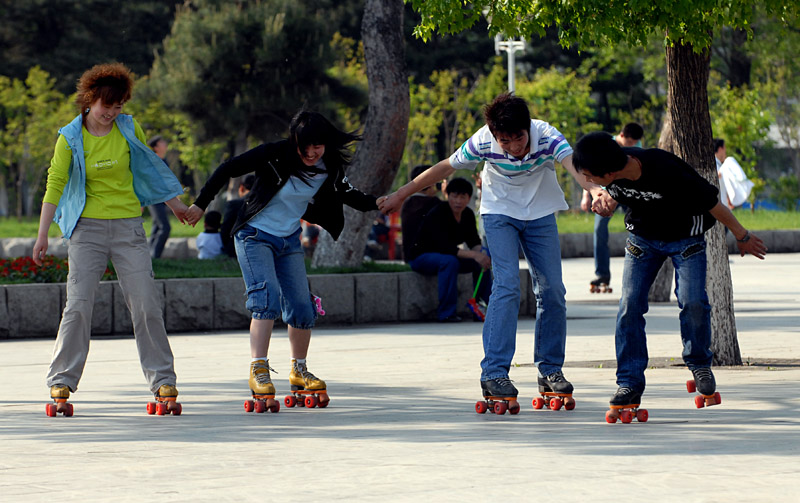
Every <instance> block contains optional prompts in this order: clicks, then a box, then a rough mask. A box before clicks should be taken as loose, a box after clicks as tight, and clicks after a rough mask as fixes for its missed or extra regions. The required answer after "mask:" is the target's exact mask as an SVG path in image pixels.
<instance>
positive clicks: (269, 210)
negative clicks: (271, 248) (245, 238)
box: [247, 161, 328, 237]
mask: <svg viewBox="0 0 800 503" xmlns="http://www.w3.org/2000/svg"><path fill="white" fill-rule="evenodd" d="M315 168H317V169H318V170H320V171H322V170H324V169H325V164H324V163H323V162H322V161H320V162H319V163H317V164H316V165H315ZM327 178H328V174H327V173H310V176H309V178H308V180H306V181H305V182H304V181H303V180H301V179H299V178H297V177H295V176H292V177H289V181H287V182H286V185H284V186H283V187H281V190H279V191H278V193H277V194H275V196H274V197H273V198H272V199H270V201H269V203H267V205H266V206H265V207H264V209H263V210H261V211H259V212H258V214H256V216H254V217H253V218H251V219H250V221H249V222H247V223H248V225H251V226H253V227H255V228H256V229H258V230H260V231H264V232H267V233H269V234H272V235H273V236H278V237H287V236H291V235H292V234H294V233H295V232H296V231H297V230H298V229H299V228H300V219H301V218H302V217H303V214H305V212H306V209H308V203H309V202H311V199H313V198H314V194H316V193H317V191H318V190H319V189H320V187H322V184H323V183H324V182H325V180H326V179H327ZM306 182H308V183H306Z"/></svg>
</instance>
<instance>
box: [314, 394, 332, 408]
mask: <svg viewBox="0 0 800 503" xmlns="http://www.w3.org/2000/svg"><path fill="white" fill-rule="evenodd" d="M329 403H331V399H330V398H329V397H328V395H327V393H321V394H320V395H319V403H318V404H317V407H319V408H320V409H324V408H325V407H327V406H328V404H329Z"/></svg>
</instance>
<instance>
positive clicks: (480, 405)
mask: <svg viewBox="0 0 800 503" xmlns="http://www.w3.org/2000/svg"><path fill="white" fill-rule="evenodd" d="M487 410H489V406H488V405H487V404H486V402H475V412H477V413H478V414H486V411H487Z"/></svg>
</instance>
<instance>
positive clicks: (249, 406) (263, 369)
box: [244, 360, 281, 414]
mask: <svg viewBox="0 0 800 503" xmlns="http://www.w3.org/2000/svg"><path fill="white" fill-rule="evenodd" d="M270 371H272V372H275V369H273V368H272V367H270V366H269V360H257V361H254V362H251V363H250V381H249V384H250V392H251V393H252V394H253V399H252V400H245V401H244V411H245V412H253V411H255V412H258V413H259V414H260V413H262V412H266V411H267V410H269V411H270V412H278V411H279V410H281V404H280V403H279V402H278V401H277V400H275V386H274V385H273V384H272V378H271V377H270V376H269V373H270Z"/></svg>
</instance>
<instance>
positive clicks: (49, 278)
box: [0, 255, 116, 284]
mask: <svg viewBox="0 0 800 503" xmlns="http://www.w3.org/2000/svg"><path fill="white" fill-rule="evenodd" d="M68 273H69V263H68V262H67V259H65V258H57V257H54V256H52V255H47V256H45V258H44V260H42V265H41V266H38V265H36V263H35V262H34V261H33V259H32V258H31V257H17V258H14V259H0V284H3V283H5V284H8V283H64V282H66V281H67V274H68ZM102 279H103V280H110V279H116V274H114V271H113V270H112V269H111V267H106V272H105V273H104V274H103V278H102Z"/></svg>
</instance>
